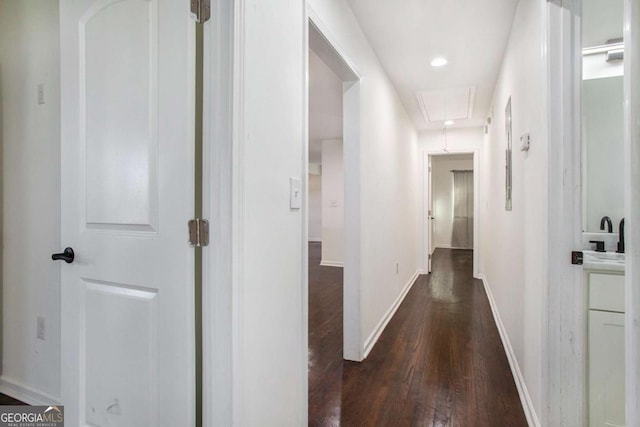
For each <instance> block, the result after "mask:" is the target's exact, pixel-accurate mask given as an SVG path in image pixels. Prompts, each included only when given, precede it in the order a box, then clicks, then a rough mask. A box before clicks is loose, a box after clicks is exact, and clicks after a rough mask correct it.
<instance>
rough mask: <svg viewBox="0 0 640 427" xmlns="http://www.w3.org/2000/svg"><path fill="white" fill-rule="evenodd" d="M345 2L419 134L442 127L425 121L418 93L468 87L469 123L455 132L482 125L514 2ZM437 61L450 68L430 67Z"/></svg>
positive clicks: (439, 124) (439, 122) (502, 51)
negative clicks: (471, 97) (440, 58)
mask: <svg viewBox="0 0 640 427" xmlns="http://www.w3.org/2000/svg"><path fill="white" fill-rule="evenodd" d="M347 1H348V2H349V4H350V5H351V8H352V9H353V12H354V14H355V16H356V18H357V20H358V22H359V23H360V26H361V27H362V29H363V31H364V33H365V34H366V36H367V38H368V39H369V42H370V43H371V45H372V46H373V49H374V50H375V51H376V54H377V56H378V58H379V59H380V62H381V63H382V66H383V67H384V68H385V70H386V72H387V74H388V75H389V77H390V78H391V81H392V82H393V84H394V86H395V87H396V90H397V91H398V93H399V94H400V97H401V99H402V102H403V104H404V105H405V108H406V109H407V111H408V112H409V115H410V116H411V117H412V118H413V120H414V122H415V124H416V127H417V128H418V129H442V128H443V127H444V124H443V121H441V120H440V121H432V122H431V123H429V122H428V121H427V120H426V119H425V116H424V115H423V114H422V112H421V109H420V106H419V103H418V97H417V96H416V94H417V92H422V91H432V90H442V89H455V90H460V89H461V88H465V87H466V88H468V87H471V86H474V87H475V100H474V105H473V109H472V115H471V118H470V119H467V120H459V121H457V122H456V124H455V125H454V126H453V127H467V126H482V125H483V124H484V122H485V119H486V117H487V115H488V112H489V107H490V104H491V97H492V96H493V90H494V87H495V84H496V80H497V78H498V73H499V71H500V64H501V63H502V57H503V55H504V50H505V47H506V44H507V41H508V38H509V33H510V30H511V24H512V22H513V16H514V13H515V8H516V5H517V0H403V1H397V0H376V1H371V0H347ZM436 56H444V57H446V58H447V59H448V61H449V63H448V64H447V65H446V66H444V67H442V68H433V67H431V64H430V63H431V60H432V59H433V58H434V57H436ZM443 99H444V98H443ZM440 108H441V110H442V111H440V112H439V113H438V114H440V115H442V114H444V113H443V112H444V111H446V109H447V108H446V105H444V101H443V103H442V105H441V107H440Z"/></svg>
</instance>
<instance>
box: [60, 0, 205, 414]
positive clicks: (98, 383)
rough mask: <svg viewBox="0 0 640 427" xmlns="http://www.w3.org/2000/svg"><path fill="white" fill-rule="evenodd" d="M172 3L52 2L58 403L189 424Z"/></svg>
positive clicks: (188, 47)
mask: <svg viewBox="0 0 640 427" xmlns="http://www.w3.org/2000/svg"><path fill="white" fill-rule="evenodd" d="M188 8H189V2H187V1H185V0H182V1H177V0H61V1H60V24H61V25H60V30H61V85H62V86H61V91H62V92H61V104H62V105H61V107H62V135H61V137H62V139H61V141H62V236H61V237H62V239H61V240H62V242H63V245H65V246H70V247H72V248H73V250H74V251H75V261H74V262H73V263H70V264H66V263H64V264H63V267H62V313H63V314H62V404H63V405H65V412H66V418H67V419H66V421H67V425H69V426H107V425H108V426H132V427H133V426H135V427H138V426H171V427H173V426H191V425H193V424H194V415H195V414H194V411H195V409H194V401H195V398H194V395H195V386H194V384H195V382H194V376H195V362H194V361H195V357H194V354H195V350H194V307H193V280H194V279H193V276H194V274H193V269H194V264H193V253H192V249H190V248H189V247H188V244H187V221H188V220H189V219H190V217H191V215H192V214H193V206H194V196H193V194H194V176H195V175H194V161H193V156H194V138H193V135H194V132H193V128H194V113H193V110H194V108H193V105H194V97H193V95H194V89H193V88H194V81H195V80H194V73H193V70H194V66H193V64H194V57H195V56H194V55H195V53H194V52H195V50H194V24H193V23H192V21H191V20H190V18H189V10H188Z"/></svg>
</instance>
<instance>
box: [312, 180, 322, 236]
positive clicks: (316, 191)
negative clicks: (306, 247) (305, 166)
mask: <svg viewBox="0 0 640 427" xmlns="http://www.w3.org/2000/svg"><path fill="white" fill-rule="evenodd" d="M309 241H310V242H322V175H318V174H314V173H309Z"/></svg>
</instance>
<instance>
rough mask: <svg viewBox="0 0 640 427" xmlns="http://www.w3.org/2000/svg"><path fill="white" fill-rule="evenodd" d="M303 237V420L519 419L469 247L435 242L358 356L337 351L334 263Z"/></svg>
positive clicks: (503, 423) (499, 423)
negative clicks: (426, 269) (421, 270)
mask: <svg viewBox="0 0 640 427" xmlns="http://www.w3.org/2000/svg"><path fill="white" fill-rule="evenodd" d="M320 249H321V247H320V244H319V243H311V244H310V246H309V258H310V260H309V261H310V262H309V425H310V426H339V425H342V426H383V427H384V426H461V427H465V426H474V427H475V426H491V427H517V426H526V425H527V422H526V419H525V416H524V413H523V410H522V406H521V403H520V398H519V396H518V392H517V389H516V386H515V383H514V381H513V377H512V376H511V371H510V369H509V364H508V361H507V358H506V356H505V353H504V349H503V347H502V343H501V341H500V336H499V335H498V330H497V329H496V326H495V323H494V321H493V316H492V314H491V309H490V307H489V302H488V300H487V297H486V294H485V292H484V289H483V287H482V283H481V282H480V281H478V280H474V279H473V278H472V258H473V253H472V252H471V251H459V250H443V249H439V250H437V251H436V252H435V254H434V259H433V272H432V274H431V275H428V276H427V275H423V276H420V278H418V280H417V282H416V283H415V284H414V286H413V288H412V289H411V291H410V292H409V294H408V295H407V297H406V298H405V300H404V302H403V303H402V305H401V306H400V308H399V309H398V311H397V312H396V314H395V316H394V317H393V319H392V320H391V321H390V322H389V324H388V326H387V328H386V329H385V331H384V333H383V334H382V336H381V337H380V339H379V341H378V343H377V344H376V346H375V347H374V349H373V350H372V351H371V353H370V354H369V357H368V358H367V359H366V360H365V361H364V362H362V363H355V362H345V361H343V360H342V269H341V268H332V267H320V266H319V262H320Z"/></svg>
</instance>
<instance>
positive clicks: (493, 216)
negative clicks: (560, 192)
mask: <svg viewBox="0 0 640 427" xmlns="http://www.w3.org/2000/svg"><path fill="white" fill-rule="evenodd" d="M546 5H547V2H546V1H545V0H536V1H520V2H519V4H518V8H517V12H516V15H515V18H514V23H513V27H512V31H511V36H510V40H509V43H508V46H507V50H506V52H505V56H504V60H503V64H502V67H501V72H500V77H499V79H498V82H497V84H496V90H495V93H494V97H493V112H492V116H493V121H492V123H491V125H490V126H489V134H488V135H486V138H485V143H484V147H485V150H484V154H483V158H482V161H481V164H482V170H481V171H480V179H481V180H482V183H481V187H482V190H481V200H482V203H481V212H480V215H481V238H480V243H481V245H480V269H481V272H482V273H484V275H485V277H486V281H487V284H488V286H489V288H490V290H491V293H492V294H493V297H494V299H495V303H496V307H497V311H498V313H499V316H500V318H501V320H502V323H503V324H504V328H505V331H506V334H507V336H508V340H509V342H510V344H511V347H512V349H513V354H514V356H515V359H516V360H515V361H516V362H517V364H518V366H519V369H520V371H521V373H522V375H523V378H524V383H525V386H526V388H527V390H528V393H529V395H530V398H531V401H532V403H533V407H534V408H535V412H536V413H537V414H543V407H542V405H543V393H544V390H543V387H542V383H541V379H542V377H543V362H544V360H545V358H544V356H543V353H542V339H543V314H544V309H543V298H544V294H545V287H546V283H547V279H546V274H547V262H546V260H547V258H546V248H547V243H548V238H547V236H548V221H550V220H551V221H552V220H553V218H549V217H548V215H549V213H548V185H549V182H548V164H547V161H548V138H547V127H546V126H547V124H546V123H547V122H546V112H547V105H546V96H545V93H546V92H547V86H546V73H547V69H546V59H545V57H544V49H543V48H542V47H543V42H545V40H546V29H545V28H546V24H545V18H546ZM509 97H511V105H512V125H513V126H512V129H513V141H514V142H513V211H511V212H507V211H505V208H504V205H505V200H504V199H505V148H506V141H505V114H504V110H505V106H506V104H507V100H508V99H509ZM525 132H529V133H530V134H531V148H530V150H529V151H528V152H522V151H520V150H519V147H520V142H519V139H520V136H521V135H522V134H523V133H525Z"/></svg>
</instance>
